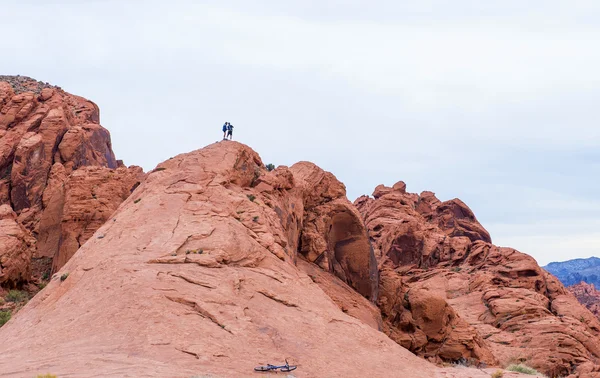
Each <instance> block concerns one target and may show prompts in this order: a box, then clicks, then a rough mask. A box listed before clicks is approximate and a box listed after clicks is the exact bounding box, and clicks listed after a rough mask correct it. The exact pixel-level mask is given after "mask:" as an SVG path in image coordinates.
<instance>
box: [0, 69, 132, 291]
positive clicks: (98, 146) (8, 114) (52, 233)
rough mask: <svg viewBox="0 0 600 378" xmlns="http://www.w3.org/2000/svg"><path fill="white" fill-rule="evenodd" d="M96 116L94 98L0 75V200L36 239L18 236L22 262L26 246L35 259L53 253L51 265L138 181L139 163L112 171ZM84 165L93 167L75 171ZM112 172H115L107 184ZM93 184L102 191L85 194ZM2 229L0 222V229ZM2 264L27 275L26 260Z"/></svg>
mask: <svg viewBox="0 0 600 378" xmlns="http://www.w3.org/2000/svg"><path fill="white" fill-rule="evenodd" d="M99 118H100V117H99V110H98V107H97V106H96V104H94V103H93V102H91V101H88V100H86V99H84V98H81V97H78V96H73V95H71V94H68V93H66V92H64V91H63V90H61V89H60V88H58V87H52V86H50V85H47V84H43V83H40V82H36V81H35V80H32V79H29V78H26V77H14V76H2V77H0V137H1V138H2V142H3V143H2V144H1V145H0V205H10V207H11V208H12V210H14V212H15V213H16V215H17V222H18V223H19V224H20V225H22V226H24V227H25V230H26V231H25V232H26V233H27V234H28V238H31V237H33V238H35V239H38V242H39V243H38V245H37V246H36V245H35V243H33V244H27V243H26V244H27V247H23V249H22V254H23V259H22V260H23V261H24V260H27V256H31V249H32V248H33V249H34V250H36V252H35V253H34V257H35V258H39V257H48V258H50V257H56V261H55V263H54V265H55V267H59V266H60V265H62V264H64V262H65V261H66V260H67V259H68V257H69V256H70V255H72V254H73V253H74V252H75V250H76V249H77V248H78V246H79V244H80V243H81V242H83V241H84V240H85V239H86V238H87V237H89V235H90V234H91V233H93V231H94V230H95V228H97V227H99V226H100V225H101V224H102V223H104V221H106V219H108V217H109V216H110V213H112V212H113V211H114V210H116V208H117V206H118V205H119V203H120V202H121V201H122V200H123V199H124V198H126V194H128V193H129V192H130V190H131V188H132V186H133V185H134V184H135V183H136V182H139V180H140V174H141V171H140V170H139V168H133V170H131V172H128V173H126V172H124V171H123V169H124V168H122V169H121V170H120V171H119V170H116V171H115V169H116V168H117V161H116V160H115V157H114V154H113V152H112V149H111V142H110V135H109V133H108V131H107V130H106V129H104V128H103V127H102V126H100V125H99V124H98V122H99ZM92 166H93V167H97V168H98V169H100V170H98V169H96V170H86V169H87V168H86V169H84V170H83V171H81V172H80V168H84V167H92ZM83 172H87V173H89V174H90V177H89V178H87V177H83V176H85V175H84V174H83ZM113 176H114V177H119V178H120V179H117V180H113V181H111V182H112V183H108V181H107V180H109V177H113ZM101 177H104V178H102V179H101ZM125 177H127V179H125ZM134 177H136V178H135V179H134ZM98 180H102V182H103V183H105V184H103V185H100V186H99V182H98ZM134 181H135V182H134ZM78 186H81V187H78ZM108 186H111V187H112V189H109V188H108ZM98 187H101V189H99V192H100V194H99V195H100V197H102V198H93V197H92V194H93V193H91V191H92V188H98ZM94 191H96V189H94ZM85 196H89V197H85ZM96 196H97V197H98V194H96ZM63 206H67V208H63ZM85 206H89V208H88V209H87V210H84V209H83V207H85ZM98 206H100V208H98ZM78 212H79V214H77V213H78ZM63 215H64V217H63ZM94 227H95V228H94ZM7 232H8V231H7V230H4V229H1V228H0V235H2V234H5V233H7ZM80 234H81V235H80ZM65 237H66V239H64V238H65ZM22 245H23V246H25V244H22ZM40 247H41V248H40ZM13 254H17V252H16V251H13ZM11 261H16V260H11ZM5 268H7V267H5ZM10 269H13V270H15V269H16V270H20V273H19V274H18V275H17V276H18V277H19V280H21V281H26V280H27V279H28V278H29V273H28V272H29V270H30V269H29V266H25V265H24V264H22V263H21V264H19V268H18V269H17V268H16V267H10ZM0 283H1V281H0Z"/></svg>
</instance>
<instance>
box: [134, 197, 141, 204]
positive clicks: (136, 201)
mask: <svg viewBox="0 0 600 378" xmlns="http://www.w3.org/2000/svg"><path fill="white" fill-rule="evenodd" d="M141 200H142V199H141V198H138V199H136V200H135V201H133V203H138V202H140V201H141Z"/></svg>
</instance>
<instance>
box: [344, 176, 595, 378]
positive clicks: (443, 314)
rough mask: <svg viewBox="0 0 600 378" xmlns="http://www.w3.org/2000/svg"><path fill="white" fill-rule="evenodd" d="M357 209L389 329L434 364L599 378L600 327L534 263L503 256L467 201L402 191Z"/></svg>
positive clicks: (513, 254)
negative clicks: (520, 365) (459, 362)
mask: <svg viewBox="0 0 600 378" xmlns="http://www.w3.org/2000/svg"><path fill="white" fill-rule="evenodd" d="M373 197H374V198H371V197H366V196H363V197H361V198H359V199H357V201H356V202H355V204H356V206H357V208H358V209H359V211H360V212H361V214H362V215H363V218H364V220H365V224H366V226H367V228H368V230H369V235H370V239H371V241H372V243H373V246H374V249H375V256H376V258H377V261H378V265H379V270H380V273H379V274H380V285H379V297H378V300H377V302H376V303H377V305H378V307H379V308H380V309H381V314H382V319H383V330H384V332H385V333H386V334H388V335H389V336H390V337H391V338H392V339H393V340H395V341H397V342H398V343H399V344H401V345H403V346H405V347H406V348H408V349H409V350H411V351H413V352H415V353H416V354H418V355H421V356H423V357H425V358H428V359H433V360H436V359H440V358H441V359H443V360H449V359H456V358H459V357H460V358H464V359H467V360H470V361H472V362H473V363H481V362H485V363H486V364H494V363H496V362H498V363H500V364H501V365H505V364H508V363H510V362H513V361H521V362H525V363H526V364H528V365H530V366H533V367H535V368H537V369H540V370H542V371H543V372H545V373H546V374H548V375H549V376H551V377H556V376H567V375H569V376H570V374H573V376H595V375H600V374H599V373H593V372H594V371H598V366H597V364H598V358H599V357H600V343H599V341H600V339H599V334H600V322H599V321H598V319H597V318H596V317H594V316H593V315H592V314H591V313H590V312H589V311H587V310H586V309H585V308H583V307H582V306H581V305H580V304H579V303H578V302H577V299H576V298H575V297H574V296H573V295H572V294H570V293H569V292H568V291H567V290H566V289H565V288H564V287H563V286H562V285H561V283H560V282H559V281H558V280H557V279H556V278H555V277H553V276H552V275H550V274H548V273H547V272H545V271H544V270H543V269H541V268H540V267H539V266H538V265H537V264H536V262H535V260H534V259H533V258H531V257H530V256H528V255H525V254H522V253H520V252H518V251H515V250H514V249H510V248H500V247H496V246H494V245H493V244H491V243H490V237H489V234H488V233H487V232H486V231H485V230H484V229H483V227H482V226H481V225H480V224H479V223H478V222H477V220H476V218H475V216H474V215H473V213H472V212H471V210H469V209H468V207H467V206H466V205H465V204H464V203H462V202H461V201H460V200H452V201H446V202H441V201H439V200H438V199H437V198H436V197H435V196H434V194H433V193H431V192H424V193H422V194H421V195H417V194H412V193H407V192H406V186H405V185H404V183H402V182H400V183H397V184H396V185H394V187H392V188H389V187H384V186H379V187H377V188H376V189H375V192H374V193H373Z"/></svg>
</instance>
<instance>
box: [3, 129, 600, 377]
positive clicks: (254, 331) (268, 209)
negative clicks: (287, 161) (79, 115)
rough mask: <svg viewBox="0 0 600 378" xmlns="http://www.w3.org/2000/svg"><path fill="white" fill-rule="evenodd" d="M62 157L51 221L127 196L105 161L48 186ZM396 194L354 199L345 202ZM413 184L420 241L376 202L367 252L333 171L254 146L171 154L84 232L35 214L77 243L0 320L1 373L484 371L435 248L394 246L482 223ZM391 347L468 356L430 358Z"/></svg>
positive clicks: (476, 338) (472, 331)
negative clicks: (414, 261) (277, 159)
mask: <svg viewBox="0 0 600 378" xmlns="http://www.w3.org/2000/svg"><path fill="white" fill-rule="evenodd" d="M63 167H64V166H63ZM63 170H64V168H60V166H53V168H52V174H51V175H50V177H51V178H52V179H51V180H49V184H48V187H49V189H48V196H49V198H50V197H51V198H58V199H61V198H62V200H59V201H58V202H56V203H55V204H53V202H52V200H50V199H48V202H46V198H45V197H44V198H43V201H44V203H46V207H48V208H54V207H56V208H62V209H63V212H66V213H68V214H71V215H70V216H68V217H66V218H65V215H64V214H63V215H61V216H60V219H73V221H76V220H78V219H80V218H81V217H84V216H85V214H87V213H86V212H85V209H89V207H90V206H89V205H90V204H91V203H94V202H93V201H92V200H98V198H105V199H109V198H111V197H113V196H119V195H122V196H127V192H126V191H120V192H119V191H114V190H112V189H111V190H108V191H106V188H113V187H112V186H107V187H106V188H103V186H102V185H103V183H104V184H106V185H108V183H110V182H111V181H113V180H123V181H124V182H127V185H124V186H123V187H127V186H128V185H129V184H130V183H131V182H133V181H134V180H133V177H130V175H128V174H127V171H126V170H122V171H121V175H120V176H119V173H118V170H117V171H114V172H113V176H114V177H111V178H108V177H107V176H106V175H105V174H104V173H105V171H104V170H103V169H102V168H95V167H94V168H85V169H82V168H80V169H79V170H76V171H75V172H79V174H81V178H83V177H85V178H87V180H88V181H89V183H88V184H86V185H80V184H77V185H76V187H77V188H83V187H85V188H89V191H88V190H77V191H73V190H70V189H69V185H68V182H67V183H65V185H64V187H65V188H64V190H62V191H61V190H60V188H61V187H62V186H61V185H60V183H61V182H63V181H62V180H64V177H65V175H64V174H63ZM75 172H73V173H71V176H74V178H73V179H72V180H76V177H77V175H76V174H75ZM134 176H135V175H134ZM94 177H95V179H92V178H94ZM384 189H385V188H384ZM69 193H70V194H69ZM102 193H105V194H102ZM394 193H396V192H395V191H394V190H391V191H389V192H388V193H386V194H381V195H378V196H377V197H378V199H377V200H372V199H365V198H363V199H362V200H361V201H360V205H359V208H360V209H361V210H363V211H364V210H365V207H372V206H374V207H377V205H376V204H374V203H372V201H379V202H378V203H383V202H385V201H386V200H389V199H390V196H393V195H395V194H394ZM402 194H403V195H407V196H410V198H417V197H418V196H417V197H415V196H414V195H408V194H406V193H404V192H402ZM90 195H91V197H92V199H90ZM94 196H95V197H96V198H93V197H94ZM98 196H100V197H98ZM427 198H428V201H429V204H427V206H425V205H426V204H421V209H422V211H423V212H427V213H428V214H430V216H428V219H427V220H425V221H423V223H422V224H420V226H422V230H421V231H423V232H422V233H421V234H420V235H421V236H422V237H423V239H418V237H414V238H413V236H414V235H413V236H411V235H409V237H408V239H401V240H397V239H398V238H397V237H388V236H391V232H392V231H387V230H395V231H398V232H408V233H409V234H410V231H411V229H410V228H408V229H405V228H403V227H404V226H401V225H402V224H403V223H406V222H408V223H410V220H409V219H408V217H406V216H404V217H403V216H402V214H401V213H400V212H397V211H396V210H394V209H393V208H392V206H388V208H386V209H382V212H381V213H378V214H379V215H378V216H377V218H378V219H379V220H380V221H381V222H379V223H378V222H376V223H378V224H377V225H376V226H375V228H377V230H378V231H370V233H371V238H373V241H374V242H375V243H374V244H373V245H375V246H376V248H375V249H374V248H373V247H372V243H371V242H370V240H369V234H368V233H367V228H366V227H365V225H364V223H363V221H362V219H361V213H360V212H359V211H358V210H357V209H356V208H355V207H354V206H353V205H352V204H351V203H350V202H349V201H348V200H347V199H346V197H345V188H344V186H343V184H341V183H340V182H339V181H338V180H337V179H336V178H335V177H334V176H333V175H332V174H330V173H328V172H325V171H323V170H321V169H320V168H318V167H317V166H315V165H314V164H311V163H307V162H301V163H298V164H295V165H293V166H292V167H289V168H288V167H284V166H280V167H278V168H277V169H275V170H273V171H271V172H268V171H267V170H266V169H265V168H264V166H263V164H262V161H261V159H260V157H259V156H258V155H257V154H256V153H255V152H254V151H252V150H251V149H250V148H248V147H246V146H244V145H242V144H239V143H236V142H230V141H225V142H220V143H217V144H214V145H211V146H208V147H206V148H204V149H202V150H198V151H194V152H192V153H188V154H183V155H179V156H177V157H175V158H172V159H170V160H168V161H166V162H164V163H162V164H160V165H159V166H158V167H157V168H156V169H155V170H153V171H152V172H150V173H149V174H148V176H147V178H146V179H145V180H144V182H143V183H142V184H141V185H140V186H139V187H137V188H136V189H135V190H134V191H133V194H131V195H130V196H129V197H128V198H127V199H126V200H125V201H124V202H123V203H122V204H121V205H120V207H119V208H118V210H117V211H116V212H115V213H113V214H112V215H111V217H110V219H108V221H107V222H105V223H104V224H103V225H102V226H101V227H100V228H98V229H97V230H96V231H95V232H94V233H93V234H91V235H90V233H92V231H91V230H93V229H94V228H95V226H93V227H91V228H90V229H86V228H85V227H79V226H77V227H75V225H67V226H64V227H66V229H68V230H76V232H75V233H74V234H73V235H79V236H72V237H71V236H69V235H71V234H69V233H68V232H67V233H66V234H63V232H64V230H65V229H63V228H62V227H63V226H61V225H59V224H58V223H56V222H55V221H54V220H53V219H47V218H42V220H41V222H40V223H41V224H43V225H44V227H41V229H44V230H49V231H48V232H47V233H45V234H44V235H48V236H47V237H46V238H44V239H43V240H44V243H45V244H44V245H48V248H50V249H51V248H52V246H55V244H53V243H56V240H55V239H53V238H52V237H50V235H51V234H53V233H54V234H56V233H57V232H59V231H60V232H61V235H66V236H65V238H67V239H69V238H71V239H73V240H77V239H78V238H80V239H81V240H82V241H81V242H80V241H79V240H77V242H76V244H80V243H81V244H82V245H81V247H80V248H79V249H78V251H77V252H76V253H75V254H74V256H73V257H72V258H71V259H70V260H69V261H68V262H66V264H65V265H64V266H63V267H62V268H61V269H60V270H59V271H58V272H57V273H56V274H55V275H54V276H53V277H52V280H51V281H50V283H49V284H48V286H47V287H46V288H45V289H44V290H43V291H42V292H40V293H39V294H38V295H37V296H35V297H34V298H33V299H32V300H31V301H30V302H29V303H28V304H27V305H26V306H25V307H24V308H23V309H22V310H21V311H20V312H19V313H17V314H16V316H15V317H14V318H13V319H12V320H10V321H9V323H7V324H6V325H5V326H4V327H2V328H0V339H1V340H3V342H2V343H0V366H2V367H3V375H4V376H7V377H20V376H34V375H35V374H39V373H45V372H52V373H53V374H56V375H58V376H63V375H64V376H69V375H76V376H81V377H87V376H106V377H110V376H114V377H121V376H156V377H163V376H177V377H179V376H181V377H184V376H201V375H210V376H212V377H240V376H251V375H253V374H254V372H253V368H254V366H256V365H260V364H266V363H280V362H283V360H284V359H288V360H289V361H290V363H291V364H295V365H298V369H297V370H296V371H295V372H294V376H298V377H322V376H327V377H358V376H366V375H369V376H381V377H408V378H410V377H415V378H426V377H440V378H441V377H447V378H450V377H455V378H458V377H461V378H468V377H472V378H479V377H482V378H483V377H488V376H490V374H491V373H492V372H494V371H496V368H492V369H490V368H488V369H487V370H486V369H485V367H484V366H482V365H483V364H482V363H484V362H485V363H487V364H490V365H493V364H496V363H497V359H496V357H495V356H494V355H493V352H494V351H495V349H494V346H493V345H490V343H489V341H487V340H485V337H482V336H481V334H480V332H479V328H478V327H479V326H478V325H477V324H473V322H472V319H471V318H470V317H469V316H468V315H467V314H465V309H464V308H460V306H457V304H456V303H452V302H451V301H450V300H449V299H448V298H447V291H445V290H444V289H443V287H444V286H443V280H446V279H450V278H452V276H451V274H452V273H451V272H448V271H446V270H444V269H443V268H439V267H438V265H439V261H437V260H436V257H434V256H432V258H431V259H427V258H424V259H422V261H427V262H426V263H425V265H422V266H421V268H420V269H416V268H415V267H411V268H407V265H406V264H407V260H406V258H405V257H403V255H404V252H405V248H406V246H410V245H421V244H419V243H420V242H419V240H421V241H423V243H422V245H428V246H432V245H433V244H432V242H430V241H426V240H425V239H426V238H428V237H429V236H432V235H434V234H435V235H436V236H437V237H438V239H442V240H443V239H445V238H448V239H449V240H452V239H457V240H461V241H462V242H463V243H466V244H468V243H484V244H485V243H486V242H485V241H482V240H480V239H485V238H486V237H487V238H489V235H488V234H487V232H485V230H483V228H482V227H480V226H478V224H472V222H475V220H474V216H473V215H472V213H470V212H469V211H467V210H466V209H465V206H464V204H461V203H458V202H456V203H455V204H450V205H449V206H440V204H437V203H436V202H435V201H434V197H433V196H432V195H430V196H428V197H427ZM396 199H398V198H396ZM61 201H63V202H61ZM78 201H82V202H78ZM116 202H118V201H116ZM68 203H72V205H67V204H68ZM407 203H409V202H407ZM61 204H62V205H61ZM384 207H385V206H384ZM99 208H101V206H99ZM438 208H439V211H438V210H437V209H438ZM69 209H71V210H69ZM79 210H81V211H79ZM367 212H368V211H367ZM384 214H385V216H383V215H384ZM88 215H89V214H88ZM413 215H415V216H417V215H418V216H421V215H420V213H415V214H413ZM9 218H10V216H9ZM12 218H15V216H14V215H13V216H12ZM384 218H385V219H384ZM87 219H88V220H87V221H89V222H92V223H93V221H94V219H96V218H95V217H94V216H90V217H89V218H87ZM87 221H86V222H87ZM405 221H406V222H405ZM458 221H460V222H458ZM65 223H68V222H65ZM373 224H374V223H372V222H370V221H367V225H371V226H373ZM411 224H412V225H413V226H414V225H415V224H414V223H411ZM453 224H458V225H459V227H457V229H455V228H454V226H453ZM378 226H381V227H378ZM398 227H399V228H398ZM50 230H54V231H50ZM425 231H430V233H427V232H425ZM377 233H379V234H378V235H375V234H377ZM386 235H387V236H386ZM396 236H397V235H396ZM61 238H62V237H61ZM84 238H85V239H87V242H83V239H84ZM411 238H413V239H414V240H413V239H411ZM438 239H436V240H438ZM471 239H474V240H475V241H474V242H472V241H471ZM384 240H385V242H384ZM411 240H412V241H411ZM383 243H387V244H385V245H388V246H390V248H391V249H393V251H392V252H389V251H384V249H382V245H384V244H383ZM406 243H408V244H406ZM415 243H416V244H415ZM456 245H457V246H458V244H456ZM42 250H43V249H38V253H40V252H39V251H42ZM383 252H385V254H384V253H383ZM407 252H408V251H407ZM413 252H414V251H413ZM388 254H389V256H388ZM475 255H477V254H475ZM390 256H391V257H390ZM411 256H416V253H412V254H411ZM388 260H393V261H397V262H393V261H392V262H390V261H388ZM378 262H379V267H378V266H377V263H378ZM436 275H439V276H440V277H439V279H438V281H436V282H434V280H435V278H434V277H435V276H436ZM452 282H453V285H456V286H461V284H463V283H464V282H459V281H458V280H455V281H452ZM434 283H435V284H434ZM439 284H442V286H439ZM481 284H482V285H484V283H481ZM461 289H462V287H461ZM503 293H504V292H502V291H501V290H500V291H499V292H498V295H499V296H501V295H502V294H503ZM470 298H471V297H470ZM471 299H472V298H471ZM488 301H489V302H490V303H492V302H493V299H491V297H490V299H488ZM463 303H465V302H463ZM499 303H500V302H498V303H496V302H494V304H493V306H496V307H498V309H497V311H498V312H499V311H502V308H503V307H501V306H499ZM32 325H34V326H33V327H32ZM489 327H490V329H494V330H496V329H497V328H496V327H495V326H493V325H490V326H489ZM498 332H501V331H498ZM388 335H389V337H388ZM39 340H48V342H47V343H40V342H39ZM402 346H407V348H410V349H411V350H413V351H414V352H416V353H417V354H420V355H422V356H424V357H426V358H428V359H431V360H434V361H437V362H441V361H449V362H454V363H456V364H457V366H463V365H469V364H472V365H476V364H479V365H480V366H479V367H480V368H481V369H466V368H465V369H463V368H445V369H440V368H438V367H436V366H434V365H432V364H430V363H429V362H427V361H425V360H423V359H420V358H418V357H416V356H414V355H413V354H411V353H410V352H409V351H407V350H406V349H405V348H403V347H402ZM29 356H35V358H29ZM586 361H587V360H586ZM591 369H593V366H592V367H591ZM503 376H504V377H518V376H519V375H518V374H516V373H510V372H504V375H503Z"/></svg>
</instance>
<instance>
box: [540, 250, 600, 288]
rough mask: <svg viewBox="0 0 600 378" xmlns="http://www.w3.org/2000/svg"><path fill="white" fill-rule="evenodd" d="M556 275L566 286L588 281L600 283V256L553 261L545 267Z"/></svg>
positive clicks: (597, 284) (595, 283) (596, 284)
mask: <svg viewBox="0 0 600 378" xmlns="http://www.w3.org/2000/svg"><path fill="white" fill-rule="evenodd" d="M544 269H546V270H547V271H548V272H550V273H552V274H553V275H555V276H556V277H557V278H558V279H559V280H560V282H562V283H563V285H565V286H571V285H576V284H578V283H580V282H582V281H583V282H586V283H589V284H594V285H595V286H599V285H600V258H597V257H590V258H588V259H574V260H569V261H562V262H552V263H550V264H548V265H546V266H545V267H544Z"/></svg>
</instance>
